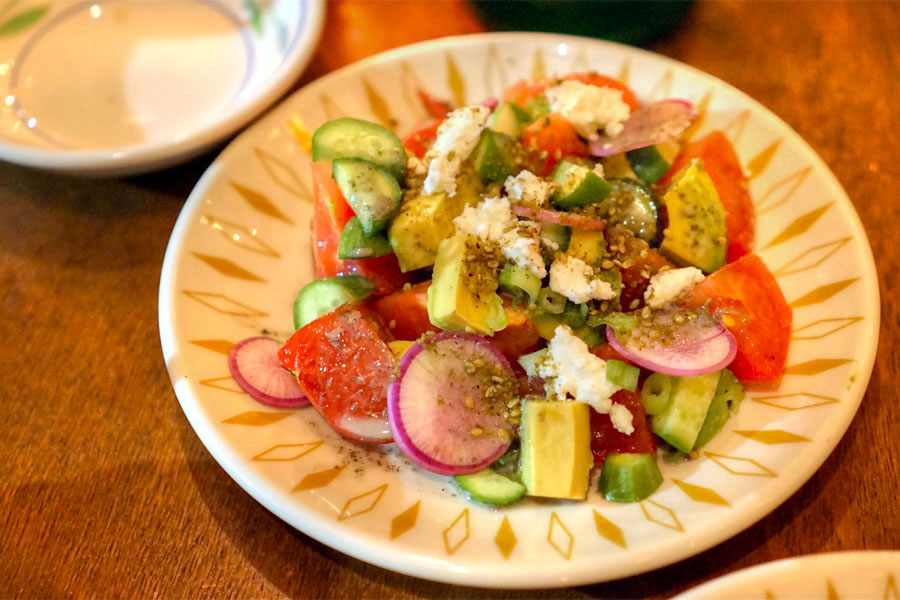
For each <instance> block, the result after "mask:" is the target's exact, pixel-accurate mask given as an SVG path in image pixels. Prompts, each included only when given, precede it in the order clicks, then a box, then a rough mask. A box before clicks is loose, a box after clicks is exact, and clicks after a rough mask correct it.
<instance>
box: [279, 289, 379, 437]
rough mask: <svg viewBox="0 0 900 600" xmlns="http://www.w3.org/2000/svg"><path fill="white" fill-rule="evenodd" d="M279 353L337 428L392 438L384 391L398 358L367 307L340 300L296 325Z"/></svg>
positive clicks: (346, 432)
mask: <svg viewBox="0 0 900 600" xmlns="http://www.w3.org/2000/svg"><path fill="white" fill-rule="evenodd" d="M278 358H279V360H280V361H281V364H282V366H284V367H285V368H286V369H290V370H291V371H294V372H296V373H297V380H298V382H299V383H300V387H301V389H302V390H303V392H304V393H305V394H306V397H307V398H309V401H310V403H311V404H312V405H313V406H314V407H315V408H316V410H318V411H319V413H321V414H322V416H323V417H324V418H325V420H326V421H328V423H329V424H330V425H331V426H332V427H334V428H335V429H337V430H338V431H339V432H340V433H342V434H343V435H345V436H347V437H349V438H352V439H355V440H360V441H363V442H371V443H376V444H386V443H389V442H391V441H392V440H393V438H392V437H391V428H390V425H389V424H388V419H387V390H388V385H390V383H391V382H392V381H393V380H394V377H395V371H396V359H395V358H394V355H393V353H392V352H391V349H390V347H389V346H388V345H387V344H386V343H385V342H384V340H383V339H382V338H381V337H380V335H379V327H378V324H377V320H376V317H374V315H372V314H371V313H370V312H369V311H368V310H367V309H365V308H363V307H358V306H354V305H352V304H344V305H342V306H339V307H338V308H337V309H335V310H334V311H332V312H330V313H328V314H327V315H324V316H322V317H319V318H318V319H316V320H315V321H313V322H312V323H309V324H308V325H306V326H304V327H303V328H301V329H299V330H297V331H296V332H295V333H294V335H293V336H291V338H290V339H289V340H288V341H287V343H285V345H284V346H283V347H282V348H281V350H279V351H278Z"/></svg>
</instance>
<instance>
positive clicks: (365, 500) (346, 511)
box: [337, 483, 388, 521]
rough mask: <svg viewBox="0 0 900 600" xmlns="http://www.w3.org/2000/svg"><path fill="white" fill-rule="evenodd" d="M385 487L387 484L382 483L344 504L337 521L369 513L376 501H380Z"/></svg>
mask: <svg viewBox="0 0 900 600" xmlns="http://www.w3.org/2000/svg"><path fill="white" fill-rule="evenodd" d="M387 487H388V484H386V483H382V484H381V485H379V486H378V487H376V488H375V489H372V490H369V491H368V492H365V493H363V494H359V495H358V496H354V497H352V498H350V499H349V500H347V502H346V504H344V508H342V509H341V513H340V514H339V515H338V518H337V520H338V521H344V520H346V519H351V518H353V517H358V516H359V515H362V514H365V513H367V512H369V511H371V510H372V509H373V508H375V506H376V505H377V504H378V501H379V500H381V497H382V496H384V491H385V490H386V489H387Z"/></svg>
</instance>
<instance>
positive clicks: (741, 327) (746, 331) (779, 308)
mask: <svg viewBox="0 0 900 600" xmlns="http://www.w3.org/2000/svg"><path fill="white" fill-rule="evenodd" d="M681 304H682V305H683V306H685V307H688V308H705V309H706V310H709V311H710V312H713V313H715V314H718V315H719V316H721V318H722V323H723V324H724V325H725V327H727V328H728V330H729V331H730V332H731V333H732V335H734V337H735V340H737V355H736V356H735V358H734V361H733V362H732V363H731V364H730V365H729V366H728V368H729V369H731V371H732V372H733V373H734V375H735V377H737V378H738V379H739V380H740V381H745V382H746V381H777V380H778V379H779V378H780V377H781V373H782V371H783V370H784V363H785V360H786V359H787V351H788V343H789V341H790V337H791V321H792V313H791V307H790V306H788V303H787V301H786V300H785V299H784V294H782V293H781V288H779V287H778V282H777V281H775V277H774V276H773V275H772V273H771V272H770V271H769V269H768V268H767V267H766V265H765V264H764V263H763V261H762V260H761V259H760V258H759V257H758V256H757V255H755V254H747V255H745V256H744V257H742V258H740V259H738V260H737V261H735V262H733V263H729V264H727V265H725V266H724V267H722V268H721V269H719V270H718V271H716V272H714V273H712V274H711V275H709V276H707V277H706V279H704V280H703V281H701V282H700V284H699V285H697V287H695V288H694V289H693V290H692V291H691V292H690V294H689V295H688V296H687V298H686V299H685V300H684V301H683V302H682V303H681Z"/></svg>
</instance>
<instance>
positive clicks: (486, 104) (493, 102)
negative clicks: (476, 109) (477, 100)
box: [481, 97, 500, 110]
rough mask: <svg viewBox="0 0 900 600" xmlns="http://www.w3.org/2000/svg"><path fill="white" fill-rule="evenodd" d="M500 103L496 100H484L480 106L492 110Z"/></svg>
mask: <svg viewBox="0 0 900 600" xmlns="http://www.w3.org/2000/svg"><path fill="white" fill-rule="evenodd" d="M499 103H500V102H499V101H498V100H497V99H496V98H493V97H492V98H485V99H484V100H482V101H481V106H484V107H486V108H489V109H491V110H494V109H495V108H497V105H498V104H499Z"/></svg>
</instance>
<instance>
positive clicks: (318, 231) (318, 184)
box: [312, 163, 409, 295]
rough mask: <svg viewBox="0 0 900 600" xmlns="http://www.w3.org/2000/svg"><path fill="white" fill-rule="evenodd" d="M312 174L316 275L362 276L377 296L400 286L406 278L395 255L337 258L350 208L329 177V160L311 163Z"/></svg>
mask: <svg viewBox="0 0 900 600" xmlns="http://www.w3.org/2000/svg"><path fill="white" fill-rule="evenodd" d="M312 174H313V189H314V192H313V195H314V200H315V206H314V214H313V220H312V236H313V240H314V244H313V259H314V261H315V265H316V277H318V278H322V277H333V276H335V275H351V274H358V275H364V276H365V277H368V278H369V279H371V280H373V281H374V282H375V284H376V286H377V287H376V289H375V292H374V293H375V294H376V295H382V294H389V293H390V292H392V291H394V290H396V289H399V288H401V287H403V284H404V283H406V282H407V281H409V278H408V277H407V276H406V275H404V274H403V273H402V272H401V271H400V264H399V263H398V262H397V256H396V255H394V254H387V255H385V256H379V257H377V258H362V259H347V260H342V259H339V258H338V257H337V251H338V243H339V242H340V239H341V231H343V229H344V225H346V224H347V221H349V220H350V218H351V217H352V216H353V209H352V208H350V205H349V204H347V200H345V199H344V195H343V194H342V193H341V190H340V188H338V186H337V184H336V183H335V182H334V179H333V178H332V177H331V164H330V163H313V165H312Z"/></svg>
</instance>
